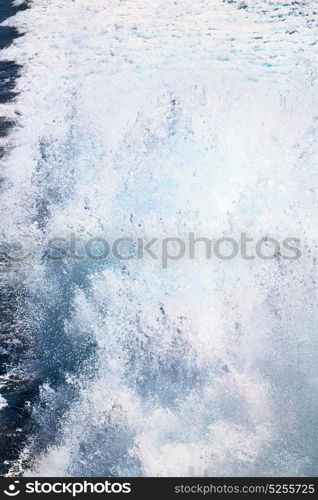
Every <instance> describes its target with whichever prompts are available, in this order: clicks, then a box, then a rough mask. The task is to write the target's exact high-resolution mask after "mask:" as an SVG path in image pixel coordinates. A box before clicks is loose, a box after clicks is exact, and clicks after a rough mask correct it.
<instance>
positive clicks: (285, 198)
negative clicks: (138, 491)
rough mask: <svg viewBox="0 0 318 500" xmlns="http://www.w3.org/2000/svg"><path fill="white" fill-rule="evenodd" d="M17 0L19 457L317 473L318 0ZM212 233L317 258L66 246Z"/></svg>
mask: <svg viewBox="0 0 318 500" xmlns="http://www.w3.org/2000/svg"><path fill="white" fill-rule="evenodd" d="M19 3H20V5H19V9H20V10H19V12H17V13H16V15H15V16H14V17H10V18H9V19H7V20H6V21H5V22H4V26H3V28H1V29H5V31H3V33H4V34H5V36H6V37H11V38H12V37H13V36H15V35H17V34H18V33H19V34H22V33H23V36H19V37H15V39H14V42H13V43H12V44H11V45H9V46H8V47H5V46H6V45H7V42H6V41H5V40H4V42H3V45H2V47H3V50H2V59H3V60H9V61H14V65H15V66H12V68H15V69H14V70H12V71H19V72H20V77H19V78H17V79H16V80H15V82H14V87H13V83H12V85H11V84H10V85H9V87H6V88H5V90H4V94H2V95H5V93H6V92H10V93H11V95H10V96H9V97H7V98H4V100H6V103H5V106H4V113H3V114H4V116H5V117H6V118H5V119H6V120H7V122H8V123H11V125H12V126H11V128H6V134H3V137H2V138H0V139H1V144H0V147H1V148H2V150H3V152H4V155H5V156H4V161H3V165H2V167H1V178H2V183H1V197H0V203H1V209H2V235H1V237H2V243H3V242H11V243H12V242H20V243H21V242H22V243H23V246H24V248H25V249H27V250H28V251H31V257H30V258H28V259H25V260H23V261H22V262H13V261H12V260H11V261H10V260H8V259H4V262H3V265H2V275H3V280H2V287H1V296H2V297H3V299H2V304H3V318H4V322H3V328H4V336H3V338H4V343H3V349H4V350H3V351H2V359H3V361H2V372H1V375H0V393H1V398H0V408H1V409H0V418H1V429H2V431H1V432H2V436H3V437H2V443H3V444H4V446H3V449H2V451H1V458H2V461H3V464H2V469H1V473H2V474H5V473H6V474H9V475H17V474H21V475H25V476H33V475H35V476H59V475H61V476H68V475H69V476H72V475H73V476H157V475H159V476H200V475H207V476H215V475H221V476H222V475H224V476H231V475H234V476H244V475H247V476H248V475H257V476H259V475H269V476H275V475H282V476H283V475H287V476H288V475H291V476H295V475H299V476H306V475H316V474H317V444H316V443H317V417H316V415H317V409H318V408H317V401H318V399H317V382H318V373H317V369H318V368H317V367H318V364H317V335H316V333H317V284H316V273H317V269H316V255H315V252H316V250H315V249H316V241H317V229H316V219H317V217H316V215H317V193H316V183H317V181H316V179H317V150H316V147H317V146H316V138H317V133H318V120H317V112H316V109H317V107H316V106H317V72H316V69H315V67H316V66H315V61H316V58H317V47H318V45H317V24H318V18H317V12H318V5H317V2H313V1H299V2H294V1H290V0H286V1H285V2H269V1H267V0H255V1H253V2H251V1H250V2H249V1H247V2H235V1H231V2H229V1H228V2H223V1H221V0H197V1H194V0H184V1H182V2H181V1H171V2H170V1H167V0H165V1H164V0H154V1H153V2H147V1H146V0H138V1H136V0H126V1H125V2H122V1H119V0H111V1H107V2H106V0H94V2H93V3H92V2H91V1H90V0H76V1H74V2H69V1H67V0H56V1H55V2H50V1H49V0H36V1H33V2H32V1H31V2H30V8H29V9H26V10H23V8H24V3H23V2H19ZM8 5H9V4H8ZM4 17H5V16H4ZM16 30H18V31H16ZM0 43H2V42H0ZM5 64H8V63H5ZM10 64H13V63H10ZM0 71H1V68H0ZM193 231H195V232H196V234H198V235H201V236H211V237H224V236H227V237H228V236H231V237H237V236H238V235H239V234H240V233H242V232H246V233H248V234H249V235H251V236H253V237H255V238H261V237H266V236H267V237H268V236H270V237H275V238H276V239H278V240H279V241H281V240H283V239H284V238H286V237H291V236H294V237H297V238H299V239H300V240H301V247H302V255H301V258H300V259H298V260H284V259H282V258H281V257H279V256H277V258H275V259H273V260H270V261H264V260H261V259H255V260H253V261H246V260H243V259H241V258H236V259H234V260H232V261H220V260H217V259H212V260H210V261H206V260H205V259H204V258H201V257H202V255H201V256H198V258H197V259H194V260H191V259H182V260H179V261H171V262H169V266H168V267H167V268H166V269H165V268H164V267H163V266H162V265H161V264H160V259H158V261H156V260H153V259H150V258H144V259H139V260H138V259H132V260H126V261H120V260H118V259H116V258H114V257H113V256H109V257H108V258H107V259H104V260H100V261H96V260H90V259H83V260H74V259H72V258H67V259H64V260H62V261H52V260H51V261H50V260H49V259H47V258H46V256H47V253H46V252H47V249H46V242H47V241H48V240H49V239H50V238H52V237H59V238H66V239H69V237H70V234H72V233H75V234H76V235H77V236H78V237H79V238H81V239H82V240H84V241H87V240H88V239H89V238H92V237H103V238H106V239H107V240H108V241H114V240H116V238H118V237H121V236H123V235H124V236H125V237H133V238H136V237H142V238H145V239H148V240H150V239H151V238H153V237H158V238H164V237H169V236H170V237H171V236H173V237H179V238H186V236H187V235H188V234H189V233H190V232H193Z"/></svg>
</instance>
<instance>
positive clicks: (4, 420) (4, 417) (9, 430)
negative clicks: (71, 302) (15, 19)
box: [0, 0, 35, 475]
mask: <svg viewBox="0 0 318 500" xmlns="http://www.w3.org/2000/svg"><path fill="white" fill-rule="evenodd" d="M12 3H13V0H1V2H0V22H3V21H4V20H5V19H7V18H8V17H11V16H13V15H15V14H16V13H17V12H18V11H19V10H25V9H27V8H28V5H27V3H24V4H23V5H21V6H20V7H13V5H12ZM20 36H23V34H22V33H19V32H18V30H17V29H15V28H12V27H7V26H1V27H0V49H4V48H6V47H8V46H9V45H11V44H12V42H13V41H14V40H15V39H16V38H17V37H20ZM20 71H21V66H20V65H19V64H16V63H15V61H10V60H3V61H1V62H0V104H4V103H7V102H10V101H13V100H14V99H15V98H16V96H17V92H16V90H15V85H16V80H17V78H19V74H20ZM14 125H15V122H14V121H13V120H12V119H8V118H7V117H5V116H1V117H0V137H5V136H7V135H8V134H9V133H10V129H11V128H12V127H13V126H14ZM6 152H7V151H6V150H5V148H3V147H2V148H0V156H1V157H3V156H4V155H6ZM0 299H1V300H0V326H1V334H0V376H3V377H4V380H6V382H5V386H4V387H3V394H5V395H6V400H7V402H8V406H7V407H6V408H4V409H3V410H2V411H1V414H0V474H1V475H3V474H5V473H6V472H7V471H8V467H9V464H10V462H11V461H13V460H15V459H16V458H17V456H18V452H19V450H20V447H21V446H22V445H23V442H24V439H25V436H26V432H27V427H28V420H29V418H28V414H27V413H28V412H27V411H26V410H25V409H24V408H25V402H26V400H28V399H30V398H31V399H32V398H33V397H34V395H35V386H34V384H33V385H30V384H29V383H24V381H21V380H19V381H18V380H17V379H16V378H15V377H14V376H9V375H8V373H9V372H10V369H11V367H12V365H14V364H16V363H17V362H18V361H19V359H20V358H21V356H22V355H23V342H21V343H19V344H18V345H17V346H16V347H13V348H12V346H11V341H10V340H11V339H12V333H13V332H14V338H17V337H18V336H19V334H22V332H19V328H17V325H16V322H15V319H14V315H15V311H16V309H17V307H18V304H19V303H21V290H20V291H19V290H16V289H15V288H14V287H12V288H11V289H9V288H6V289H5V292H2V291H1V292H0ZM20 330H21V328H20Z"/></svg>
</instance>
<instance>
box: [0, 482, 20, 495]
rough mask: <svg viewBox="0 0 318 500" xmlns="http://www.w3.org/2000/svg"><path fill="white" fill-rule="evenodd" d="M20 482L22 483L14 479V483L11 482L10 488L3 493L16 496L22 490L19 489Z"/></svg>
mask: <svg viewBox="0 0 318 500" xmlns="http://www.w3.org/2000/svg"><path fill="white" fill-rule="evenodd" d="M18 484H20V481H14V483H11V484H9V486H8V489H7V490H4V492H3V493H4V494H5V495H7V496H9V497H16V496H17V495H19V493H20V490H18V489H17V485H18Z"/></svg>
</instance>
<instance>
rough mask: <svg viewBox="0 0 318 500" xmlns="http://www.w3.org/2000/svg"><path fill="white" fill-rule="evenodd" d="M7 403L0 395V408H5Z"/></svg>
mask: <svg viewBox="0 0 318 500" xmlns="http://www.w3.org/2000/svg"><path fill="white" fill-rule="evenodd" d="M7 405H8V404H7V400H6V399H5V398H4V397H3V396H1V395H0V410H2V408H5V407H6V406H7Z"/></svg>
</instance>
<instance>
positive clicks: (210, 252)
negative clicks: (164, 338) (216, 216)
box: [0, 232, 301, 269]
mask: <svg viewBox="0 0 318 500" xmlns="http://www.w3.org/2000/svg"><path fill="white" fill-rule="evenodd" d="M30 243H31V244H30ZM300 243H301V240H300V239H299V238H296V237H286V238H284V239H283V240H282V241H280V240H278V239H277V238H274V237H271V236H269V235H266V236H262V237H260V238H253V237H252V236H250V235H247V233H245V232H243V233H241V234H240V235H239V237H238V238H232V237H228V236H222V237H221V238H214V239H213V238H208V237H206V236H199V235H196V234H195V233H194V232H190V233H188V234H187V235H186V236H185V237H183V238H180V237H178V236H167V237H164V238H160V237H152V238H144V237H135V238H133V237H130V236H121V237H120V238H117V239H113V240H110V239H106V238H104V237H101V236H95V237H90V238H87V239H85V238H83V237H81V236H79V235H77V234H76V233H74V232H72V233H70V234H69V235H68V236H67V237H58V236H55V237H52V238H50V239H48V241H47V242H46V243H45V244H41V247H40V254H39V249H38V245H33V247H34V248H37V251H35V250H34V248H33V250H32V248H31V247H32V241H31V242H29V243H28V244H26V243H25V240H24V241H22V239H21V240H19V241H11V242H8V241H3V242H2V243H1V244H0V258H1V260H7V261H12V262H24V261H26V260H28V259H31V258H32V257H35V256H36V255H40V256H41V259H42V260H49V261H55V262H56V261H63V260H66V259H70V260H75V261H83V260H85V259H88V260H91V261H96V262H98V261H105V260H107V259H110V258H113V259H116V260H119V261H130V260H134V259H137V260H143V259H152V260H154V261H157V262H158V263H159V264H160V265H161V266H162V268H163V269H167V268H168V266H169V264H171V263H172V262H173V261H180V260H184V259H188V260H207V261H209V260H212V259H218V260H222V261H231V260H234V259H237V258H241V259H243V260H246V261H252V260H255V259H260V260H263V261H271V260H275V259H276V260H277V259H284V260H297V259H299V258H300V257H301V251H300Z"/></svg>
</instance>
